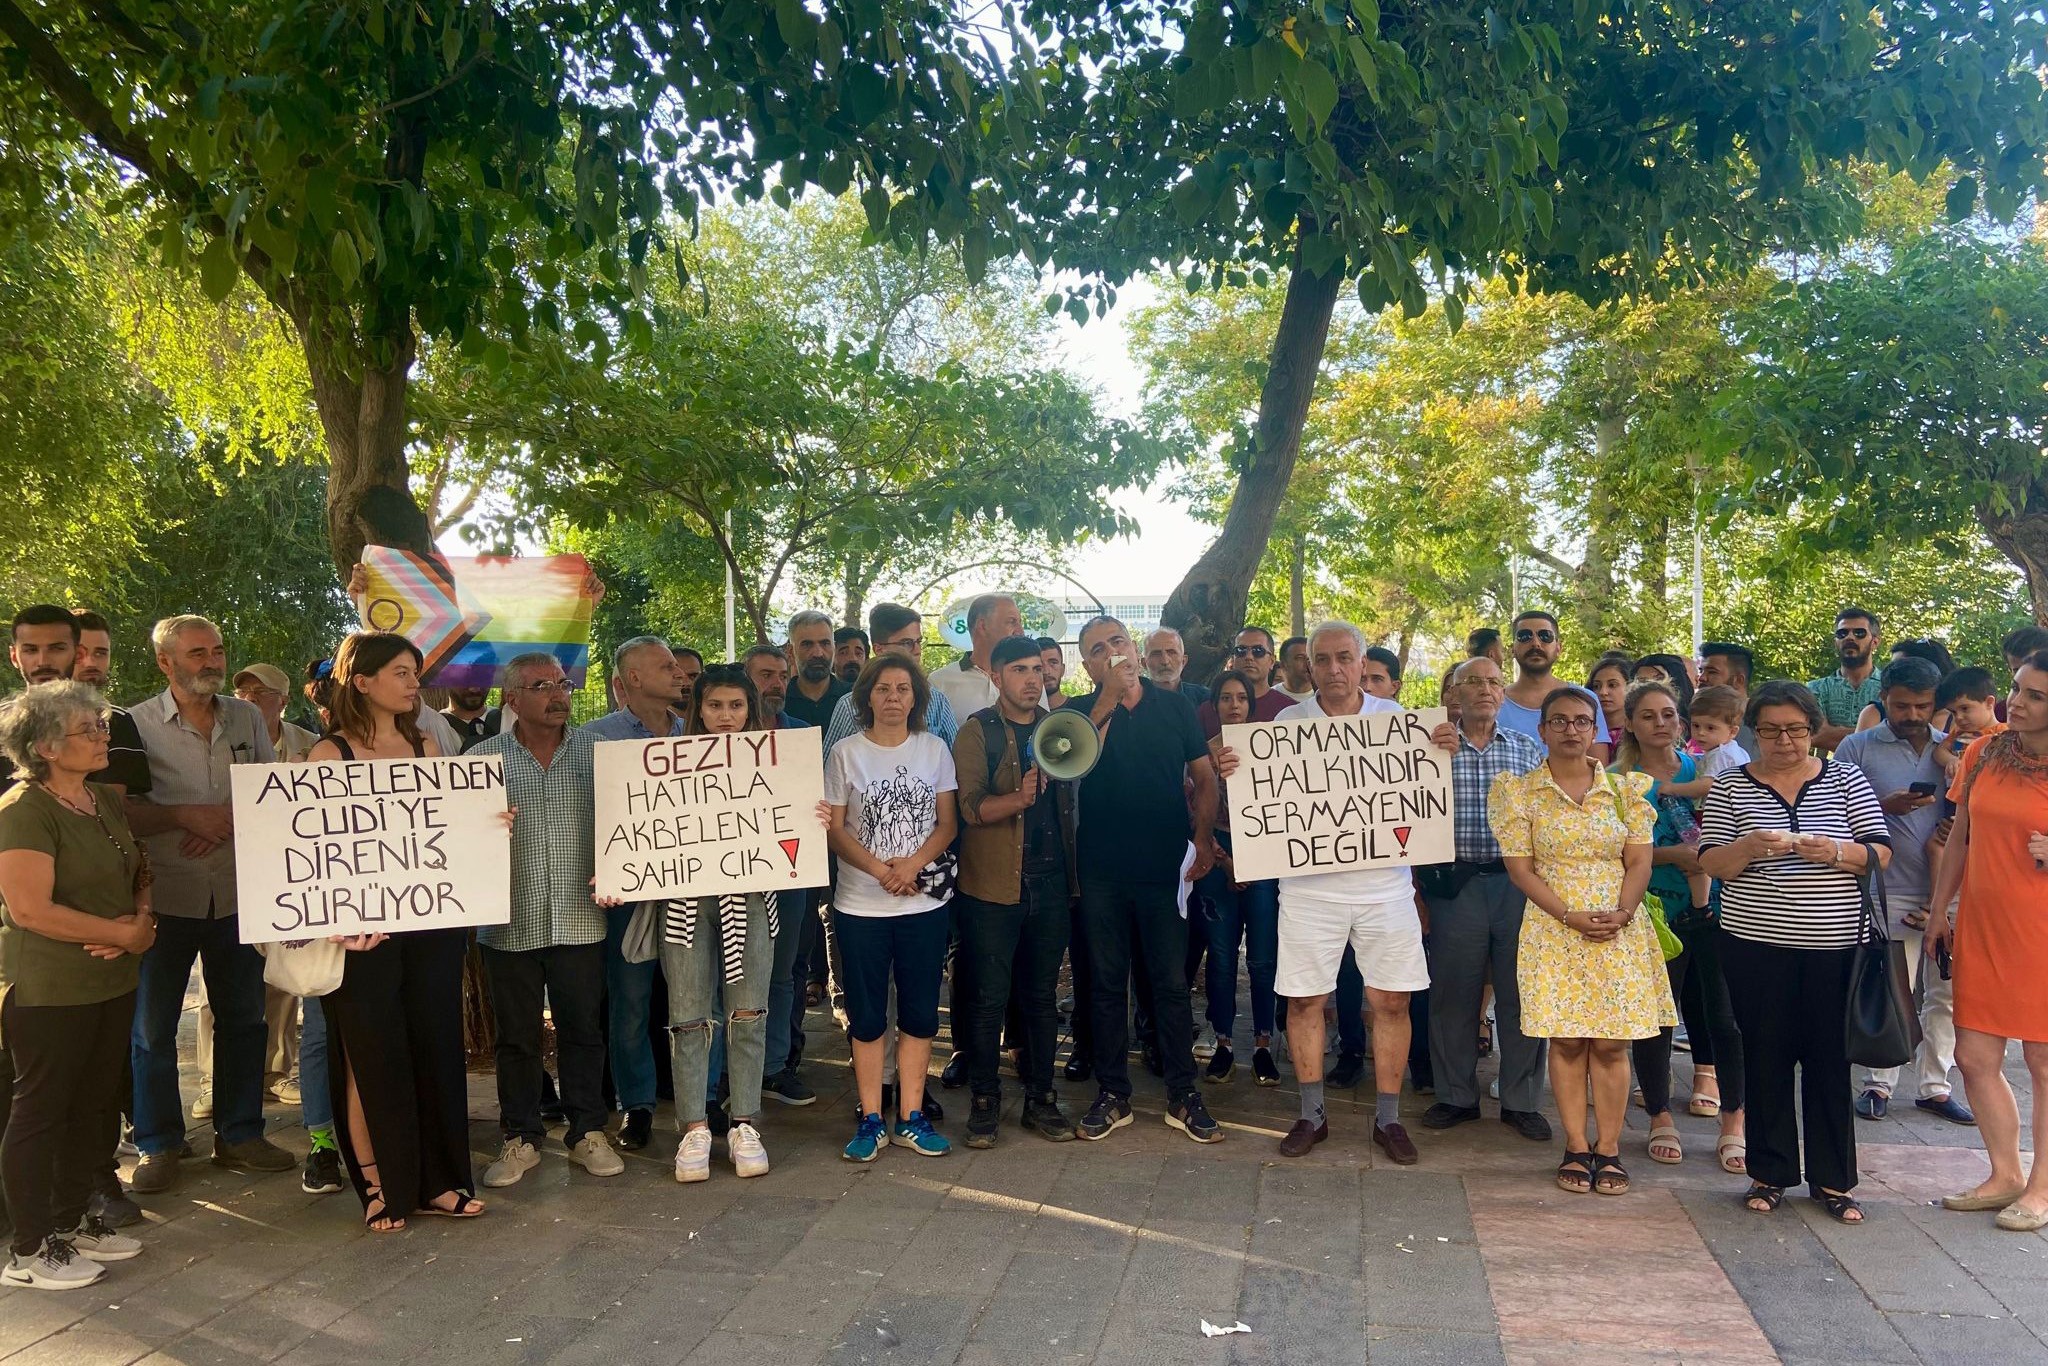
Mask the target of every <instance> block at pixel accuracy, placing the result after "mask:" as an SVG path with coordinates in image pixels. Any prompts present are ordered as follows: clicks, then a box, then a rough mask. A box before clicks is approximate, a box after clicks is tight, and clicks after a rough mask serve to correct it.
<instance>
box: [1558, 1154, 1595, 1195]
mask: <svg viewBox="0 0 2048 1366" xmlns="http://www.w3.org/2000/svg"><path fill="white" fill-rule="evenodd" d="M1557 1188H1558V1189H1559V1190H1565V1191H1570V1192H1571V1193H1572V1194H1573V1195H1585V1194H1587V1193H1588V1192H1589V1191H1591V1190H1592V1189H1593V1154H1591V1153H1566V1154H1565V1155H1564V1161H1562V1162H1560V1163H1558V1164H1557Z"/></svg>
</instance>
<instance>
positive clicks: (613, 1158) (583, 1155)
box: [569, 1129, 626, 1176]
mask: <svg viewBox="0 0 2048 1366" xmlns="http://www.w3.org/2000/svg"><path fill="white" fill-rule="evenodd" d="M569 1160H570V1161H571V1162H574V1163H575V1164H576V1165H577V1166H579V1167H581V1168H583V1170H585V1171H587V1172H589V1173H590V1174H591V1175H592V1176H617V1175H618V1174H619V1173H620V1172H622V1171H624V1170H626V1159H625V1158H623V1157H620V1156H619V1153H618V1150H617V1149H616V1148H614V1147H612V1145H611V1141H610V1140H609V1139H607V1138H606V1137H605V1136H604V1134H603V1133H601V1132H600V1131H598V1130H596V1129H592V1130H591V1131H590V1132H589V1133H587V1134H585V1135H583V1137H581V1138H579V1139H577V1140H576V1143H575V1146H574V1147H572V1148H570V1149H569Z"/></svg>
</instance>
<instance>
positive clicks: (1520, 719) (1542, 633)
mask: <svg viewBox="0 0 2048 1366" xmlns="http://www.w3.org/2000/svg"><path fill="white" fill-rule="evenodd" d="M1508 634H1509V635H1510V636H1511V637H1512V638H1513V641H1514V653H1515V681H1514V682H1513V683H1510V684H1509V685H1508V691H1507V696H1506V697H1505V698H1503V699H1502V700H1501V704H1500V716H1499V717H1498V718H1497V720H1496V722H1495V724H1497V725H1502V726H1506V727H1507V728H1508V729H1509V730H1512V731H1519V732H1521V733H1522V734H1523V735H1526V736H1528V737H1529V738H1530V739H1531V740H1534V741H1535V742H1536V743H1537V744H1538V745H1539V746H1543V736H1542V735H1541V734H1540V733H1539V732H1540V731H1541V730H1542V729H1543V727H1542V722H1541V713H1542V709H1543V699H1544V698H1546V697H1548V696H1550V694H1551V692H1552V690H1554V689H1556V688H1558V687H1560V686H1568V687H1570V688H1572V689H1573V690H1574V691H1576V692H1581V693H1585V695H1586V696H1587V697H1588V698H1589V699H1591V700H1592V703H1593V748H1592V756H1593V757H1594V758H1595V759H1598V760H1599V761H1600V762H1601V763H1603V764H1604V763H1606V762H1607V755H1608V747H1609V740H1610V737H1609V736H1608V734H1607V718H1606V716H1605V714H1604V713H1603V712H1602V711H1601V710H1600V699H1599V698H1597V697H1594V696H1593V694H1592V692H1591V691H1590V690H1588V689H1586V688H1581V687H1579V686H1578V685H1577V684H1575V683H1574V684H1561V683H1560V682H1559V680H1558V678H1557V676H1556V674H1555V672H1554V670H1555V668H1556V666H1557V656H1558V652H1559V651H1561V650H1562V649H1563V648H1564V634H1563V632H1562V631H1560V630H1559V629H1558V624H1557V618H1556V617H1554V616H1552V615H1551V614H1550V613H1548V612H1545V611H1543V610H1542V609H1540V608H1538V609H1535V610H1532V611H1528V612H1524V613H1522V614H1521V615H1520V616H1518V617H1516V618H1515V619H1514V621H1513V622H1511V623H1510V624H1509V630H1508ZM1489 657H1490V656H1489ZM1473 658H1475V659H1476V658H1478V656H1477V655H1474V656H1473ZM1851 719H1852V720H1853V719H1854V717H1853V716H1852V717H1851ZM1543 747H1544V751H1545V752H1546V753H1548V752H1549V750H1548V746H1543Z"/></svg>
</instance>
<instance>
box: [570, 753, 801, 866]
mask: <svg viewBox="0 0 2048 1366" xmlns="http://www.w3.org/2000/svg"><path fill="white" fill-rule="evenodd" d="M595 774H596V780H597V893H598V895H599V896H606V897H612V896H615V897H619V898H622V899H624V900H626V901H654V900H664V899H668V898H672V897H673V898H682V897H692V896H707V895H714V894H718V893H724V892H780V891H787V890H790V889H792V888H797V887H822V886H824V885H825V883H826V882H827V881H828V879H829V874H828V873H827V871H826V862H825V829H824V827H823V826H822V825H820V824H819V823H818V817H817V806H818V802H819V801H820V800H821V799H822V798H823V797H824V795H825V764H824V756H823V752H822V750H821V749H820V745H819V732H818V731H817V730H816V729H814V728H812V727H808V726H806V727H801V728H799V729H795V730H762V731H737V732H734V733H732V734H729V735H678V736H674V737H671V738H667V739H659V740H606V741H601V742H599V744H598V746H597V750H596V757H595Z"/></svg>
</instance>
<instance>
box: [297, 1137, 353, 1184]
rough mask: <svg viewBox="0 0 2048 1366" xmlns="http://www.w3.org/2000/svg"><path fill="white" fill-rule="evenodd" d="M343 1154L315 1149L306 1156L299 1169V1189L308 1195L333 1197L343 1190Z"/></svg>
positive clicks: (326, 1149)
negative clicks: (304, 1163) (303, 1164)
mask: <svg viewBox="0 0 2048 1366" xmlns="http://www.w3.org/2000/svg"><path fill="white" fill-rule="evenodd" d="M343 1184H344V1183H343V1181H342V1179H341V1154H340V1153H338V1152H336V1151H335V1150H334V1149H332V1148H315V1149H313V1151H312V1152H310V1153H307V1154H306V1165H305V1166H303V1167H301V1168H299V1189H300V1190H302V1191H304V1192H305V1193H306V1194H308V1195H333V1194H334V1193H335V1192H337V1191H339V1190H340V1189H341V1188H342V1185H343Z"/></svg>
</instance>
